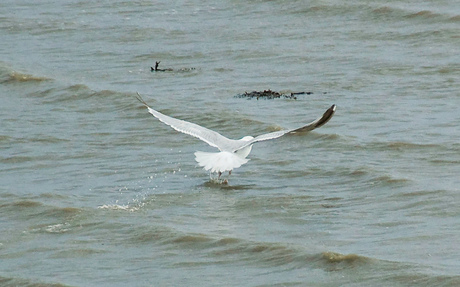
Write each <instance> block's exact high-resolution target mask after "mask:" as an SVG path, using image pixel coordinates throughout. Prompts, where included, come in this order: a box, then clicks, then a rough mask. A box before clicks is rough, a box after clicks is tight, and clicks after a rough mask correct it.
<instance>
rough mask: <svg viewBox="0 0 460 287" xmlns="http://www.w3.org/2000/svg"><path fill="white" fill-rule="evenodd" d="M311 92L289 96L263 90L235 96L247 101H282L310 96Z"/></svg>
mask: <svg viewBox="0 0 460 287" xmlns="http://www.w3.org/2000/svg"><path fill="white" fill-rule="evenodd" d="M311 94H313V92H296V93H290V94H281V93H278V92H275V91H272V90H264V91H263V92H259V91H252V92H250V93H248V92H244V94H239V95H237V96H235V97H236V98H248V99H253V98H255V99H257V100H258V99H259V98H262V99H266V100H271V99H279V98H284V99H293V100H297V97H296V96H297V95H311Z"/></svg>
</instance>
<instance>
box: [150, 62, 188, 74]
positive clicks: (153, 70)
mask: <svg viewBox="0 0 460 287" xmlns="http://www.w3.org/2000/svg"><path fill="white" fill-rule="evenodd" d="M160 63H161V61H157V62H155V68H154V67H150V72H173V71H177V72H190V71H194V70H195V68H181V69H178V70H174V69H171V68H168V69H160V68H158V66H159V65H160Z"/></svg>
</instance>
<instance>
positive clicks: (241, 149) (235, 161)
mask: <svg viewBox="0 0 460 287" xmlns="http://www.w3.org/2000/svg"><path fill="white" fill-rule="evenodd" d="M137 99H138V100H139V101H140V102H141V103H142V104H143V105H144V106H145V107H147V109H148V111H149V113H151V114H152V115H153V116H154V117H155V118H157V119H158V120H160V121H161V122H163V123H165V124H167V125H168V126H170V127H172V128H173V129H175V130H176V131H179V132H182V133H184V134H188V135H191V136H194V137H196V138H199V139H200V140H202V141H204V142H205V143H207V144H209V145H210V146H212V147H215V148H217V149H219V151H220V152H202V151H197V152H195V160H196V161H197V162H198V165H199V166H202V167H203V168H204V169H205V170H207V171H210V172H211V173H213V172H217V173H218V175H219V179H220V176H221V175H222V173H223V172H226V171H228V172H229V174H231V172H232V170H233V169H235V168H238V167H240V166H241V165H243V164H245V163H247V162H248V161H249V159H247V158H246V157H247V156H248V155H249V153H250V152H251V149H252V145H253V144H254V143H256V142H260V141H265V140H271V139H276V138H279V137H281V136H283V135H285V134H288V133H297V132H308V131H311V130H314V129H316V128H319V127H321V126H322V125H324V124H325V123H327V122H328V121H329V120H330V119H331V118H332V116H333V115H334V113H335V110H336V106H335V105H332V106H331V107H330V108H329V109H328V110H327V111H326V112H324V114H323V115H322V116H321V117H319V118H318V119H316V120H314V121H312V122H311V123H309V124H307V125H305V126H303V127H300V128H296V129H287V130H281V131H276V132H271V133H267V134H263V135H259V136H257V137H252V136H245V137H243V138H242V139H239V140H232V139H229V138H226V137H224V136H223V135H221V134H219V133H218V132H215V131H213V130H210V129H207V128H205V127H202V126H199V125H197V124H194V123H190V122H187V121H184V120H179V119H175V118H173V117H170V116H167V115H165V114H162V113H160V112H159V111H156V110H154V109H152V108H151V107H149V105H147V103H146V102H145V101H144V100H143V99H142V97H141V96H140V95H139V93H138V94H137ZM224 182H226V181H224Z"/></svg>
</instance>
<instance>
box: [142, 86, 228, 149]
mask: <svg viewBox="0 0 460 287" xmlns="http://www.w3.org/2000/svg"><path fill="white" fill-rule="evenodd" d="M137 99H138V100H139V101H140V102H141V103H142V104H143V105H144V106H146V107H147V109H148V110H149V113H151V114H152V115H153V116H154V117H155V118H157V119H158V120H160V121H161V122H163V123H165V124H167V125H168V126H170V127H172V128H173V129H175V130H176V131H179V132H182V133H184V134H188V135H191V136H194V137H196V138H199V139H200V140H202V141H204V142H205V143H207V144H209V145H210V146H213V147H216V148H218V149H219V150H221V151H222V150H225V149H226V147H228V146H233V145H234V142H235V140H231V139H228V138H226V137H224V136H223V135H221V134H219V133H218V132H215V131H212V130H210V129H207V128H205V127H202V126H199V125H197V124H194V123H190V122H187V121H184V120H179V119H175V118H172V117H170V116H167V115H164V114H162V113H160V112H158V111H155V110H154V109H152V108H151V107H149V105H147V103H146V102H145V101H144V100H143V99H142V97H141V96H140V95H139V93H138V94H137Z"/></svg>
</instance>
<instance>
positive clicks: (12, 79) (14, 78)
mask: <svg viewBox="0 0 460 287" xmlns="http://www.w3.org/2000/svg"><path fill="white" fill-rule="evenodd" d="M46 81H52V79H50V78H47V77H42V76H35V75H30V74H26V73H22V72H18V71H14V70H13V69H11V68H10V67H8V66H7V65H6V64H5V63H1V62H0V83H1V84H14V83H40V82H46Z"/></svg>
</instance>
